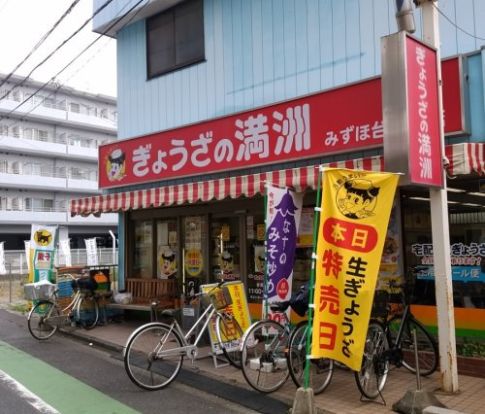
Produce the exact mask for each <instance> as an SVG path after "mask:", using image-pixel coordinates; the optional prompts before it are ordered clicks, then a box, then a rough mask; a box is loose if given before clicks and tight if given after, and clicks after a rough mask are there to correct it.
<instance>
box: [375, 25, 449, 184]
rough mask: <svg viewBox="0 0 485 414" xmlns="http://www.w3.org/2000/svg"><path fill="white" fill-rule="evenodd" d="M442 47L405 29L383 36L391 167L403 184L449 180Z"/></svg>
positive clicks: (386, 160)
mask: <svg viewBox="0 0 485 414" xmlns="http://www.w3.org/2000/svg"><path fill="white" fill-rule="evenodd" d="M437 70H438V60H437V53H436V49H434V48H432V47H430V46H428V45H426V44H424V43H422V42H421V41H418V40H417V39H415V38H413V37H411V36H410V35H409V34H407V33H405V32H399V33H396V34H393V35H390V36H386V37H384V38H383V58H382V74H383V75H382V88H383V90H382V92H383V93H382V97H383V111H384V136H385V138H384V163H385V166H384V168H385V170H386V171H395V172H400V173H403V174H404V177H403V179H402V180H401V184H402V185H406V184H417V185H423V186H428V187H429V186H436V187H442V186H443V180H444V177H443V154H442V146H441V135H440V122H441V121H440V109H439V99H438V71H437Z"/></svg>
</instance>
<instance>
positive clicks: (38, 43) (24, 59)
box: [0, 0, 79, 88]
mask: <svg viewBox="0 0 485 414" xmlns="http://www.w3.org/2000/svg"><path fill="white" fill-rule="evenodd" d="M78 3H79V0H74V1H73V2H72V3H71V5H70V6H69V8H68V9H67V10H66V11H65V12H64V14H63V15H62V16H61V17H60V19H59V20H57V22H55V23H54V25H53V26H52V27H51V28H50V29H49V30H48V31H47V33H46V34H45V35H44V36H42V37H41V38H40V40H39V41H38V42H37V43H36V45H35V46H34V47H33V48H32V50H31V51H30V52H29V53H27V56H25V57H24V58H23V60H22V61H21V62H20V63H19V64H18V65H17V66H15V68H14V69H13V70H12V71H11V72H10V73H9V74H8V75H7V76H6V78H5V79H3V80H2V82H1V83H0V88H1V87H2V86H3V85H5V83H6V82H8V80H9V79H10V78H11V77H12V76H13V74H14V73H15V72H16V71H17V70H18V68H20V66H22V65H23V64H24V63H25V61H26V60H27V59H28V58H29V57H30V56H32V54H33V53H34V52H35V51H36V50H37V49H38V48H39V46H40V45H41V44H42V43H44V42H45V41H46V39H47V38H48V37H49V36H50V35H51V33H52V32H53V31H54V30H55V28H56V27H57V26H58V25H59V24H60V23H61V22H62V21H63V20H64V18H65V17H66V16H67V15H68V14H69V13H71V11H72V9H73V8H74V7H75V6H76V4H78Z"/></svg>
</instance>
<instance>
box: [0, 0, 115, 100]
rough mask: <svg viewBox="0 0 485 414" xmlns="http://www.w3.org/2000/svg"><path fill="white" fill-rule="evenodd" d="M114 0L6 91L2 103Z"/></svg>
mask: <svg viewBox="0 0 485 414" xmlns="http://www.w3.org/2000/svg"><path fill="white" fill-rule="evenodd" d="M112 1H113V0H107V1H106V2H105V3H104V4H103V5H102V6H100V7H99V8H98V9H97V10H96V11H95V12H94V13H93V15H92V16H91V17H90V18H89V19H87V20H86V21H85V22H84V23H83V24H82V25H81V26H80V27H79V28H78V29H77V30H75V31H74V32H73V33H72V34H71V35H70V36H69V37H68V38H67V39H65V40H64V41H62V43H61V44H60V45H59V46H57V47H56V48H55V49H54V50H53V51H52V52H51V53H50V54H49V55H47V56H46V57H45V58H44V60H42V61H41V62H40V63H39V64H37V65H36V66H35V67H34V68H33V69H32V70H31V71H30V72H29V73H28V74H27V76H25V77H24V78H23V79H22V81H20V83H17V84H15V85H14V86H13V87H12V88H11V89H10V90H8V91H6V92H5V94H4V95H3V96H2V97H0V101H2V100H3V99H5V98H6V97H7V96H8V95H9V94H10V93H12V91H14V90H15V89H17V88H19V87H20V86H22V85H23V84H24V83H25V82H26V81H27V79H29V77H30V76H31V75H32V73H34V71H35V70H36V69H38V68H39V67H40V66H42V65H43V64H44V63H45V62H47V61H48V60H49V59H50V58H51V57H52V56H53V55H54V54H55V53H56V52H58V51H59V49H61V48H62V47H63V46H64V45H65V44H66V43H67V42H69V41H70V40H71V39H72V38H73V37H74V36H76V35H77V34H78V33H79V32H80V31H81V30H82V29H83V28H84V27H85V26H86V25H87V24H88V23H89V22H90V21H91V20H93V18H94V16H96V15H97V14H98V13H100V12H101V11H102V10H103V9H104V8H105V7H106V6H108V4H110V3H111V2H112Z"/></svg>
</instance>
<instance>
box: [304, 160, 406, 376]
mask: <svg viewBox="0 0 485 414" xmlns="http://www.w3.org/2000/svg"><path fill="white" fill-rule="evenodd" d="M398 180H399V176H397V175H395V174H390V173H379V172H368V171H361V170H346V169H333V168H332V169H325V170H324V172H323V180H322V182H323V188H322V206H321V207H322V209H321V214H320V224H319V229H318V241H317V259H316V272H315V294H314V306H315V308H314V311H315V313H314V319H313V333H314V334H313V335H312V349H311V355H312V357H326V358H332V359H334V360H337V361H340V362H342V363H343V364H345V365H347V366H348V367H349V368H351V369H353V370H355V371H358V370H360V367H361V364H362V356H363V351H364V345H365V338H366V334H367V327H368V324H369V319H370V313H371V308H372V301H373V299H374V290H375V286H376V281H377V274H378V271H379V265H380V262H381V255H382V249H383V246H384V240H385V238H386V230H387V225H388V222H389V215H390V213H391V208H392V204H393V201H394V194H395V191H396V187H397V183H398Z"/></svg>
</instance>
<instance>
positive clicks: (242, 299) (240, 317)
mask: <svg viewBox="0 0 485 414" xmlns="http://www.w3.org/2000/svg"><path fill="white" fill-rule="evenodd" d="M224 286H227V288H228V291H229V293H230V296H231V303H232V304H233V305H234V306H232V314H233V316H234V318H235V319H236V320H237V322H238V323H239V325H240V326H241V329H242V330H243V332H244V331H245V330H246V329H247V328H249V326H250V325H251V317H250V315H249V307H248V302H247V298H246V291H245V289H244V284H243V283H242V282H241V281H234V282H228V283H226V284H225V285H224ZM214 288H217V283H213V284H208V285H202V286H201V287H200V289H201V291H202V292H210V291H211V290H213V289H214ZM208 331H209V338H210V353H209V356H212V361H213V363H214V367H215V368H221V367H225V366H228V365H229V362H227V361H226V360H225V358H224V362H221V355H223V351H222V346H221V344H220V343H218V340H217V335H216V331H215V317H213V320H211V321H210V322H209V326H208ZM224 346H225V348H226V350H228V352H231V350H234V351H235V352H237V350H238V349H239V342H237V343H235V341H228V342H225V343H224Z"/></svg>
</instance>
